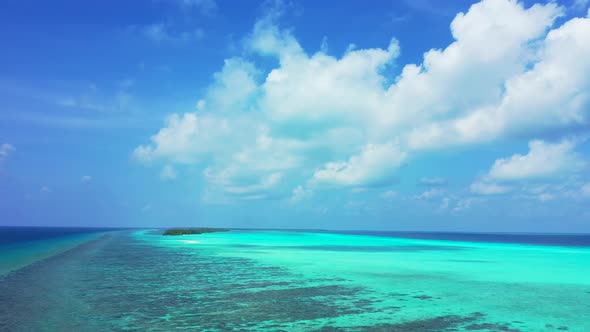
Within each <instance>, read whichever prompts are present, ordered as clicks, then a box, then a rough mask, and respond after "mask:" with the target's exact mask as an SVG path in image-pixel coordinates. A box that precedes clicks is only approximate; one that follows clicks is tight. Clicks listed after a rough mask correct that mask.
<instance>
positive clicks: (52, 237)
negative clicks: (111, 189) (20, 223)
mask: <svg viewBox="0 0 590 332" xmlns="http://www.w3.org/2000/svg"><path fill="white" fill-rule="evenodd" d="M112 230H113V229H106V228H83V227H0V276H2V275H5V274H7V273H9V272H12V271H15V270H18V269H21V268H23V267H25V266H27V265H30V264H33V263H35V262H38V261H40V260H43V259H46V258H48V257H51V256H53V255H56V254H59V253H62V252H64V251H66V250H69V249H72V248H74V247H76V246H78V245H80V244H82V243H84V242H86V241H89V240H92V239H94V238H96V237H98V236H99V235H101V234H104V233H105V232H108V231H112Z"/></svg>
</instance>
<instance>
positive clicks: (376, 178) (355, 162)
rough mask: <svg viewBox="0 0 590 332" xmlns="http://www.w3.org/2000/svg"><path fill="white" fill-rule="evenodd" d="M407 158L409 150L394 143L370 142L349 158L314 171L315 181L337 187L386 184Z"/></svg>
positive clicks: (318, 183) (313, 181) (315, 182)
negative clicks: (377, 143)
mask: <svg viewBox="0 0 590 332" xmlns="http://www.w3.org/2000/svg"><path fill="white" fill-rule="evenodd" d="M405 159H406V153H405V152H403V151H400V149H399V147H398V146H396V145H393V144H383V145H374V144H369V145H367V146H365V148H364V149H363V150H362V151H361V153H360V154H358V155H355V156H352V157H350V159H348V161H340V162H329V163H326V164H325V165H324V166H323V167H322V168H321V169H319V170H317V171H315V173H314V175H313V179H312V183H313V184H317V185H335V186H349V187H354V186H363V185H369V186H372V185H384V184H388V183H390V182H391V181H392V178H390V177H389V178H388V176H391V175H392V174H393V171H394V170H396V169H397V168H398V167H399V166H400V165H401V164H402V163H403V162H404V161H405Z"/></svg>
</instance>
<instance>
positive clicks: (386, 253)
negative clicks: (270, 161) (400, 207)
mask: <svg viewBox="0 0 590 332" xmlns="http://www.w3.org/2000/svg"><path fill="white" fill-rule="evenodd" d="M51 231H52V232H54V233H53V235H51V236H48V235H47V233H45V235H41V234H32V233H34V232H41V233H43V232H44V230H43V229H41V230H40V229H18V230H17V229H12V230H9V231H8V232H12V233H11V234H13V235H7V234H8V233H7V229H6V228H0V253H1V256H0V262H2V263H1V264H2V266H4V270H2V271H4V272H2V273H0V331H129V330H137V331H169V330H173V329H174V330H198V331H404V332H408V331H565V330H568V331H590V319H588V318H589V316H588V313H590V277H589V276H590V236H589V235H550V234H542V235H532V234H513V235H509V234H466V233H405V232H401V233H400V232H364V231H359V232H351V231H350V232H330V231H280V230H232V231H229V232H220V233H208V234H200V235H188V236H162V235H161V232H162V230H117V231H113V230H97V229H91V230H87V231H86V232H85V231H83V230H82V231H81V230H78V231H75V230H72V229H69V230H67V229H52V230H51ZM15 232H16V233H15ZM19 232H20V233H19ZM17 233H18V234H20V235H19V236H15V235H14V234H17ZM33 247H34V248H36V249H35V250H32V249H30V248H33ZM42 248H45V249H42ZM19 252H20V253H19ZM35 253H36V254H35ZM31 255H32V256H31ZM15 257H16V258H15ZM31 257H34V258H31ZM7 262H8V263H7Z"/></svg>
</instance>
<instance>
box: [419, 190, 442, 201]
mask: <svg viewBox="0 0 590 332" xmlns="http://www.w3.org/2000/svg"><path fill="white" fill-rule="evenodd" d="M443 193H444V191H443V190H441V189H430V190H426V191H425V192H423V193H421V194H419V195H417V196H416V199H431V198H433V197H436V196H440V195H442V194H443Z"/></svg>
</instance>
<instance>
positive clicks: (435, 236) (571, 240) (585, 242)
mask: <svg viewBox="0 0 590 332" xmlns="http://www.w3.org/2000/svg"><path fill="white" fill-rule="evenodd" d="M243 230H248V229H243ZM261 230H264V229H261ZM289 231H292V232H303V233H327V234H348V235H368V236H379V237H391V238H402V239H422V240H443V241H460V242H484V243H514V244H535V245H544V246H566V247H590V234H544V233H460V232H401V231H359V230H350V231H334V230H321V229H318V230H305V229H292V230H289Z"/></svg>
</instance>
